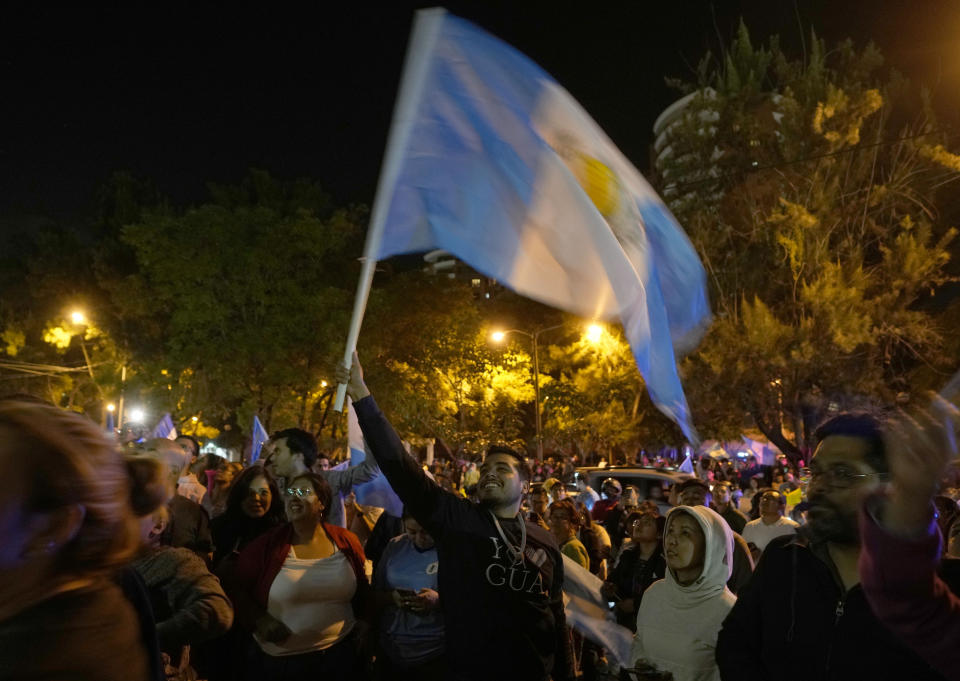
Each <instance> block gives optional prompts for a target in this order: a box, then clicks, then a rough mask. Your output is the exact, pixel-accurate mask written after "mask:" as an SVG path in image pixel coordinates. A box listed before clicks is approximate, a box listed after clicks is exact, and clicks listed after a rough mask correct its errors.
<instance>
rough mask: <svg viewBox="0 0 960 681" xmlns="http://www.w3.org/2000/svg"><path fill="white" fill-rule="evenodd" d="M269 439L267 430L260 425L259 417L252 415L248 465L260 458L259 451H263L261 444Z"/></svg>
mask: <svg viewBox="0 0 960 681" xmlns="http://www.w3.org/2000/svg"><path fill="white" fill-rule="evenodd" d="M269 439H270V436H269V435H268V434H267V429H266V428H264V427H263V424H262V423H260V417H259V416H258V415H257V414H254V415H253V427H252V428H251V431H250V463H254V462H255V461H256V460H257V459H259V458H260V450H261V449H263V443H264V442H266V441H267V440H269Z"/></svg>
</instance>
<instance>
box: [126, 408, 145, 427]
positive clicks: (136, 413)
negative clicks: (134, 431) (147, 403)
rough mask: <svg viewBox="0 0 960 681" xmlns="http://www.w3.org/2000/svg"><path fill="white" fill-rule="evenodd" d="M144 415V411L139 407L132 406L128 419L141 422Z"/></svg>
mask: <svg viewBox="0 0 960 681" xmlns="http://www.w3.org/2000/svg"><path fill="white" fill-rule="evenodd" d="M146 417H147V415H146V413H145V412H144V411H143V409H141V408H140V407H134V408H133V409H131V410H130V421H131V422H133V423H143V420H144V419H145V418H146Z"/></svg>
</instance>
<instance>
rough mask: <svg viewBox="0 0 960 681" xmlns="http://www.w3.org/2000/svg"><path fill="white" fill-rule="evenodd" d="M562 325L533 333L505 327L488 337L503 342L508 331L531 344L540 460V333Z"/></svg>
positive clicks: (541, 445)
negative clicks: (527, 339)
mask: <svg viewBox="0 0 960 681" xmlns="http://www.w3.org/2000/svg"><path fill="white" fill-rule="evenodd" d="M564 326H566V324H557V325H556V326H548V327H547V328H545V329H537V330H536V331H534V332H533V333H530V332H529V331H521V330H520V329H505V330H503V331H494V332H493V333H491V334H490V339H491V340H492V341H494V342H495V343H501V342H503V340H504V339H505V338H506V337H507V334H508V333H519V334H520V335H521V336H526V337H527V338H529V339H530V342H531V343H532V344H533V412H534V415H535V416H536V419H535V420H534V423H535V424H536V428H537V459H539V460H540V461H543V427H542V424H541V422H540V350H539V341H540V334H541V333H545V332H547V331H553V330H554V329H559V328H561V327H564Z"/></svg>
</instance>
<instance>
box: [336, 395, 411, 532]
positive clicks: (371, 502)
mask: <svg viewBox="0 0 960 681" xmlns="http://www.w3.org/2000/svg"><path fill="white" fill-rule="evenodd" d="M347 444H348V446H349V447H350V465H351V466H359V465H360V464H361V463H363V462H364V460H366V458H367V456H369V455H370V454H369V450H368V447H367V443H366V442H364V439H363V431H362V430H360V421H358V420H357V413H356V412H355V411H354V410H353V409H350V408H349V405H348V408H347ZM353 493H354V494H355V495H356V497H357V503H358V504H363V505H364V506H379V507H380V508H382V509H384V510H385V511H386V512H387V513H389V514H390V515H394V516H397V517H399V516H400V515H401V514H402V513H403V502H402V501H400V497H398V496H397V494H396V492H394V491H393V488H392V487H390V483H389V482H387V477H386V476H385V475H378V476H377V477H375V478H374V479H373V480H369V481H367V482H364V483H360V484H357V485H354V486H353Z"/></svg>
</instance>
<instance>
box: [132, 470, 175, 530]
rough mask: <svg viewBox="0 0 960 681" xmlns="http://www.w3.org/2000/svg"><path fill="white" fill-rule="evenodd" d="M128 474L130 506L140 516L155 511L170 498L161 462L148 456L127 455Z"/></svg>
mask: <svg viewBox="0 0 960 681" xmlns="http://www.w3.org/2000/svg"><path fill="white" fill-rule="evenodd" d="M126 461H127V473H128V474H129V475H130V508H132V509H133V514H134V515H135V516H137V517H138V518H142V517H144V516H146V515H149V514H151V513H153V512H154V511H156V510H157V509H158V508H160V507H161V506H163V505H164V504H165V503H167V500H168V499H169V498H170V486H169V484H168V483H167V476H166V473H165V471H164V469H163V464H161V463H160V462H159V461H157V460H156V459H151V458H150V457H148V456H128V457H126Z"/></svg>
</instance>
